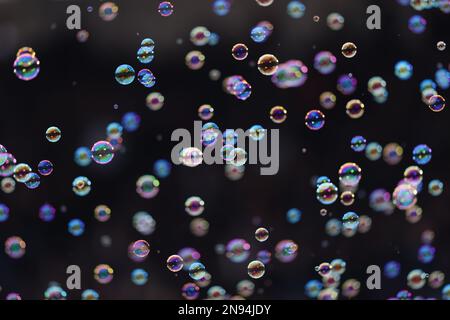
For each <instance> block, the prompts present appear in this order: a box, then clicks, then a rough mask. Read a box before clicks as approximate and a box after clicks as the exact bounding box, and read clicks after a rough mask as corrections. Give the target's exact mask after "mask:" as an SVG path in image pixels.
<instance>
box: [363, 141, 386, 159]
mask: <svg viewBox="0 0 450 320" xmlns="http://www.w3.org/2000/svg"><path fill="white" fill-rule="evenodd" d="M382 152H383V147H382V146H381V145H380V144H379V143H378V142H370V143H369V144H368V145H367V146H366V150H365V154H366V157H367V159H369V160H371V161H376V160H378V159H380V158H381V155H382Z"/></svg>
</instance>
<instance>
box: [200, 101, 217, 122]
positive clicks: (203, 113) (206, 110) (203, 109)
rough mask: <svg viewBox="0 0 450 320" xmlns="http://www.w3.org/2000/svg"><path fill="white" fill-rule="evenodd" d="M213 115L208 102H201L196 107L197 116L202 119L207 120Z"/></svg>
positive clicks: (212, 109)
mask: <svg viewBox="0 0 450 320" xmlns="http://www.w3.org/2000/svg"><path fill="white" fill-rule="evenodd" d="M213 115H214V108H213V107H212V106H211V105H209V104H203V105H201V106H200V107H199V108H198V116H199V118H200V119H202V120H209V119H211V118H212V117H213Z"/></svg>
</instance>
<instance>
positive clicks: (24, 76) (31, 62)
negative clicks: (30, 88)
mask: <svg viewBox="0 0 450 320" xmlns="http://www.w3.org/2000/svg"><path fill="white" fill-rule="evenodd" d="M39 65H40V62H39V59H38V58H37V57H36V56H35V55H34V54H33V55H32V54H28V53H23V54H21V55H19V56H18V57H17V58H16V60H15V61H14V64H13V67H14V74H15V75H16V77H17V78H19V79H20V80H24V81H30V80H33V79H34V78H36V77H37V76H38V74H39V71H40V67H39Z"/></svg>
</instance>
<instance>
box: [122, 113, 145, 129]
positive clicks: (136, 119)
mask: <svg viewBox="0 0 450 320" xmlns="http://www.w3.org/2000/svg"><path fill="white" fill-rule="evenodd" d="M121 124H122V126H123V128H124V129H125V130H126V131H128V132H134V131H136V130H137V129H139V126H140V124H141V117H140V116H139V115H138V114H137V113H135V112H127V113H125V114H124V115H123V117H122V121H121Z"/></svg>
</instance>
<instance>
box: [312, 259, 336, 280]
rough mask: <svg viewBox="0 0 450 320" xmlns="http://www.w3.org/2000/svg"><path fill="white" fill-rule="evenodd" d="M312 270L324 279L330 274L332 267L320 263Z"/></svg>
mask: <svg viewBox="0 0 450 320" xmlns="http://www.w3.org/2000/svg"><path fill="white" fill-rule="evenodd" d="M314 269H315V270H316V272H317V273H318V274H319V275H320V276H322V277H325V276H327V275H328V274H330V272H331V270H332V269H333V266H332V265H331V264H329V263H328V262H322V263H321V264H319V265H318V266H316V267H315V268H314Z"/></svg>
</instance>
